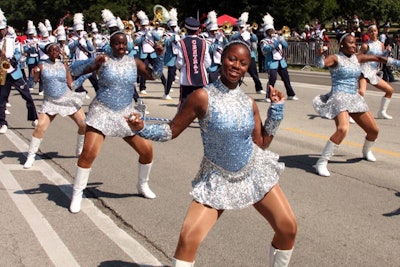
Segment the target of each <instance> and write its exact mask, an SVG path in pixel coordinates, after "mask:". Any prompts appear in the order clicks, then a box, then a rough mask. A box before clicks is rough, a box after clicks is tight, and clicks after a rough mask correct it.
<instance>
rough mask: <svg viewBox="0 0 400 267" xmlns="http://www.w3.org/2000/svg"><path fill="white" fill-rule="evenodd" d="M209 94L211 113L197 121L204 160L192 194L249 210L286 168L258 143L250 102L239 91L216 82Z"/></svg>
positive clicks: (222, 206)
mask: <svg viewBox="0 0 400 267" xmlns="http://www.w3.org/2000/svg"><path fill="white" fill-rule="evenodd" d="M205 90H206V91H207V93H208V101H209V104H208V111H207V114H206V116H205V117H204V118H203V119H202V120H199V124H200V127H201V136H202V140H203V146H204V157H203V160H202V162H201V166H200V170H199V172H198V173H197V175H196V177H195V178H194V180H193V181H192V186H193V190H192V192H191V195H192V197H193V198H194V200H196V201H198V202H200V203H203V204H205V205H209V206H211V207H213V208H215V209H239V208H245V207H247V206H249V205H252V204H254V203H256V202H258V201H259V200H261V199H262V198H263V197H264V196H265V194H266V193H268V192H269V191H270V190H271V188H272V187H273V186H274V185H275V184H276V183H277V182H278V180H279V175H280V174H281V173H282V171H283V169H284V164H283V163H280V162H278V158H279V156H278V155H277V154H275V153H273V152H271V151H269V150H263V149H261V148H259V147H258V146H257V145H255V144H254V142H253V140H252V132H253V129H254V116H253V106H252V101H251V99H250V98H249V97H248V96H247V95H246V94H245V93H244V92H243V91H242V90H241V89H240V88H239V87H237V88H236V89H234V90H230V89H228V88H226V87H225V86H224V85H223V84H222V83H221V81H220V80H218V81H217V82H215V83H214V84H210V85H208V86H207V87H206V89H205Z"/></svg>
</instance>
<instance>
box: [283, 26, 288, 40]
mask: <svg viewBox="0 0 400 267" xmlns="http://www.w3.org/2000/svg"><path fill="white" fill-rule="evenodd" d="M281 35H282V37H283V38H285V39H288V38H289V37H290V28H289V27H288V26H283V27H282V29H281Z"/></svg>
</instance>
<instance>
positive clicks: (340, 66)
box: [313, 34, 400, 176]
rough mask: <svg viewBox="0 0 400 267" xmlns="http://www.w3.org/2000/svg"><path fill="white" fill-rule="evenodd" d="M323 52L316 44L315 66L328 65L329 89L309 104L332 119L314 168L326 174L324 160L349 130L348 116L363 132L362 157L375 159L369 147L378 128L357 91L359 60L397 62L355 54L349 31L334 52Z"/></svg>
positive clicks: (370, 159) (323, 115)
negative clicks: (332, 129)
mask: <svg viewBox="0 0 400 267" xmlns="http://www.w3.org/2000/svg"><path fill="white" fill-rule="evenodd" d="M324 53H325V51H324V50H323V47H320V50H319V55H320V56H318V57H317V66H319V67H321V68H322V67H327V68H329V71H330V73H331V79H332V89H331V91H330V92H329V93H328V94H325V95H319V96H317V97H315V98H314V100H313V105H314V109H315V111H316V112H317V113H318V114H319V115H321V116H322V117H326V118H328V119H334V120H335V124H336V131H335V133H334V134H333V135H332V136H331V137H330V138H329V140H328V142H327V143H326V145H325V147H324V149H323V151H322V155H321V157H320V158H319V160H318V161H317V164H316V171H317V173H318V174H319V175H321V176H330V173H329V171H328V168H327V165H328V161H329V159H330V158H331V157H332V156H333V154H334V151H335V149H336V148H337V147H338V146H339V144H340V143H341V142H342V141H343V139H344V138H345V137H346V135H347V132H348V131H349V116H351V117H352V118H353V119H354V121H355V122H356V123H357V124H358V125H359V126H360V127H361V128H362V129H363V130H364V131H365V133H366V136H365V140H364V146H363V149H362V153H363V157H364V158H365V159H366V160H368V161H376V158H375V156H374V155H373V154H372V151H371V148H372V146H373V144H374V143H375V140H376V138H377V137H378V132H379V129H378V126H377V124H376V121H375V119H374V117H373V115H372V114H371V112H369V111H368V105H367V103H366V102H365V100H364V98H363V97H362V96H361V95H360V94H359V93H358V81H359V78H360V75H361V65H360V63H365V62H369V61H376V62H382V63H387V64H388V65H390V64H392V65H396V66H399V65H400V61H399V60H395V59H393V58H386V57H381V56H375V55H366V54H356V41H355V38H354V37H353V36H352V35H351V34H344V35H343V36H342V37H341V39H340V51H339V53H338V54H335V55H329V56H327V57H325V56H324V55H323V54H324Z"/></svg>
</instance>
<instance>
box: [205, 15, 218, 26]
mask: <svg viewBox="0 0 400 267" xmlns="http://www.w3.org/2000/svg"><path fill="white" fill-rule="evenodd" d="M206 28H207V30H209V31H216V30H218V22H217V13H216V12H215V11H214V10H213V11H210V12H208V15H207V22H206Z"/></svg>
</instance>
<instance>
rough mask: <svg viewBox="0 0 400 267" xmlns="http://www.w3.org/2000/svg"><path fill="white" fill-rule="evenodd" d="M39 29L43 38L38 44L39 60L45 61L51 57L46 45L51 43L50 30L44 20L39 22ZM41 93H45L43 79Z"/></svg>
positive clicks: (40, 83)
mask: <svg viewBox="0 0 400 267" xmlns="http://www.w3.org/2000/svg"><path fill="white" fill-rule="evenodd" d="M38 29H39V33H40V36H41V37H42V38H40V39H39V42H38V46H39V61H45V60H47V59H49V56H48V55H47V53H46V50H45V47H46V45H48V44H49V43H51V41H50V39H49V31H48V30H47V28H46V26H45V25H44V24H43V22H39V23H38ZM39 95H43V83H42V80H41V79H39Z"/></svg>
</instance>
